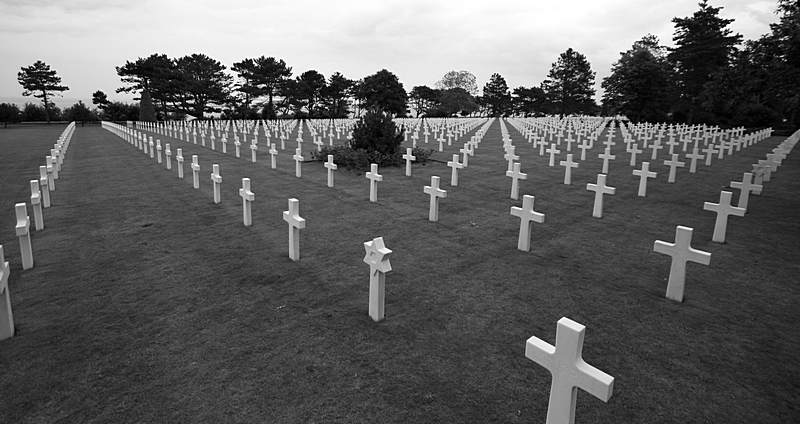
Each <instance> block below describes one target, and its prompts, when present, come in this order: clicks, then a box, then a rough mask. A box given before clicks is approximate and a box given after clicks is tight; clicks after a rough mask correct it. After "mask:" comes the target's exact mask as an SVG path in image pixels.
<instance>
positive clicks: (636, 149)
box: [628, 143, 643, 166]
mask: <svg viewBox="0 0 800 424" xmlns="http://www.w3.org/2000/svg"><path fill="white" fill-rule="evenodd" d="M642 151H643V150H642V149H639V146H638V144H637V143H633V147H631V148H630V149H628V153H630V154H631V166H636V155H638V154H639V153H642Z"/></svg>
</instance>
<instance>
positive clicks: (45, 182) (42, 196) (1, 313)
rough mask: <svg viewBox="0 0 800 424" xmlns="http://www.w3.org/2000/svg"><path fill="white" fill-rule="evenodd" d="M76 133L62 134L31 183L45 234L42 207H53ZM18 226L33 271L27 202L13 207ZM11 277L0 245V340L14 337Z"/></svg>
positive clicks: (25, 259) (25, 266) (37, 220)
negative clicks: (52, 196)
mask: <svg viewBox="0 0 800 424" xmlns="http://www.w3.org/2000/svg"><path fill="white" fill-rule="evenodd" d="M74 132H75V122H71V123H70V124H69V125H67V128H65V129H64V131H62V132H61V135H60V136H59V137H58V141H57V142H56V143H55V144H54V146H53V147H54V148H53V149H51V150H50V156H47V157H46V158H45V163H46V165H43V166H40V167H39V179H38V180H31V181H30V186H31V206H32V207H33V215H34V223H35V228H36V231H41V230H44V213H43V210H42V207H45V208H49V207H50V192H51V191H55V189H56V186H55V181H56V180H57V179H58V171H60V170H61V166H62V165H63V163H64V158H65V157H66V155H67V149H68V148H69V144H70V141H71V140H72V134H73V133H74ZM14 212H15V214H16V218H17V223H16V226H15V227H14V231H15V233H16V235H17V237H18V238H19V246H20V256H21V258H22V269H23V270H27V269H30V268H33V247H32V245H31V233H30V227H31V220H30V216H28V205H27V203H25V202H22V203H17V204H15V205H14ZM10 273H11V270H10V267H9V264H8V262H6V258H5V252H4V250H3V245H0V340H4V339H7V338H10V337H13V336H14V316H13V313H12V311H11V294H10V292H9V288H8V277H9V275H10Z"/></svg>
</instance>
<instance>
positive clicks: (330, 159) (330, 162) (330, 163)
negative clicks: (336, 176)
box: [275, 152, 338, 187]
mask: <svg viewBox="0 0 800 424" xmlns="http://www.w3.org/2000/svg"><path fill="white" fill-rule="evenodd" d="M275 153H277V152H275ZM324 166H325V168H328V187H333V171H335V170H336V168H338V166H337V165H336V164H335V163H333V155H328V161H327V162H325V165H324Z"/></svg>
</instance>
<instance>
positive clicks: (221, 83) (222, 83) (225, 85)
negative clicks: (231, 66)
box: [175, 53, 231, 119]
mask: <svg viewBox="0 0 800 424" xmlns="http://www.w3.org/2000/svg"><path fill="white" fill-rule="evenodd" d="M175 67H176V68H177V70H178V72H177V76H178V80H177V89H176V90H175V96H176V108H177V109H178V110H179V111H181V112H185V113H188V114H190V115H192V116H194V117H196V118H200V119H202V118H203V117H204V116H205V112H219V111H220V110H221V109H220V108H219V107H218V106H219V105H222V104H224V103H225V102H226V101H227V99H228V93H229V89H230V87H229V85H230V81H231V77H230V76H229V75H227V74H225V72H224V71H225V65H223V64H222V63H220V62H219V61H218V60H216V59H212V58H210V57H208V56H206V55H204V54H198V53H195V54H192V55H188V56H184V57H181V58H178V59H177V60H175Z"/></svg>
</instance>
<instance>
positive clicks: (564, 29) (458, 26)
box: [0, 0, 778, 108]
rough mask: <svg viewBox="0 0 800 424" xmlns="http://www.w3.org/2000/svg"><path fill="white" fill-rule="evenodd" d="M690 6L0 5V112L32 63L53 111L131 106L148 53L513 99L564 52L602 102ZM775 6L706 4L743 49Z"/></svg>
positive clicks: (8, 1) (358, 0) (55, 0)
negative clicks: (650, 39) (120, 91)
mask: <svg viewBox="0 0 800 424" xmlns="http://www.w3.org/2000/svg"><path fill="white" fill-rule="evenodd" d="M698 1H699V0H663V1H649V0H561V1H558V0H548V1H539V0H527V1H526V0H489V1H471V0H461V1H455V0H437V1H422V0H405V1H383V0H350V1H332V0H295V1H285V0H226V1H223V0H212V1H209V0H192V1H188V0H174V1H173V0H0V101H11V100H13V99H14V98H21V97H22V87H21V86H20V85H19V83H18V82H17V72H19V70H20V68H21V67H23V66H29V65H31V64H33V63H34V62H35V61H37V60H42V61H44V62H45V63H47V64H49V65H50V66H51V67H52V68H53V69H55V70H57V71H58V75H59V76H61V77H62V78H63V80H62V83H63V84H64V85H67V86H69V88H70V90H69V91H67V92H65V93H64V98H63V99H59V98H57V99H56V104H57V105H59V106H60V107H62V108H64V107H67V106H70V105H71V104H72V103H74V101H75V100H76V99H82V100H84V102H86V103H87V104H89V105H90V106H91V97H92V93H93V92H95V91H97V90H102V91H104V92H105V93H106V94H108V95H109V98H110V99H111V100H121V101H131V99H132V96H129V95H117V94H114V90H115V89H116V88H117V87H120V85H121V83H120V80H119V77H118V76H117V74H116V71H115V66H120V65H124V64H125V61H135V60H136V59H137V58H138V57H147V56H149V55H151V54H153V53H165V54H167V55H168V56H169V57H180V56H184V55H188V54H192V53H204V54H206V55H208V56H210V57H212V58H214V59H217V60H219V61H220V62H222V63H223V64H224V65H225V66H226V67H228V68H230V67H231V65H232V64H233V63H234V62H238V61H241V60H242V59H244V58H248V57H250V58H253V57H259V56H262V55H264V56H274V57H276V58H279V59H283V60H285V61H286V63H287V64H288V65H289V66H291V67H292V68H293V69H292V70H293V75H294V76H297V75H300V74H301V73H302V72H304V71H306V70H309V69H315V70H317V71H319V72H321V73H322V74H323V75H325V76H326V77H328V76H330V75H331V74H332V73H334V72H336V71H338V72H341V73H342V74H344V75H345V76H346V77H348V78H351V79H359V78H363V77H365V76H367V75H371V74H373V73H375V72H377V71H379V70H381V69H384V68H385V69H388V70H390V71H392V72H393V73H395V74H396V75H397V76H398V77H399V79H400V81H401V82H402V83H403V85H404V86H405V89H406V90H407V91H410V90H411V88H412V87H414V86H416V85H428V86H431V87H433V86H434V84H435V83H436V81H438V80H439V79H440V78H441V77H442V76H443V75H444V74H445V73H446V72H447V71H450V70H467V71H470V72H472V73H473V74H474V75H475V76H476V77H477V80H478V87H479V89H480V88H482V87H483V85H484V84H485V83H486V82H487V81H488V80H489V77H490V76H491V75H492V73H495V72H497V73H499V74H500V75H502V76H503V77H504V78H505V79H506V81H507V82H508V85H509V87H510V88H512V89H513V88H514V87H518V86H527V87H529V86H538V85H539V84H540V83H541V82H542V80H543V79H545V77H546V76H547V72H548V71H549V70H550V68H551V65H552V63H553V62H555V61H556V60H557V59H558V55H559V54H560V53H563V52H564V51H566V50H567V48H569V47H572V48H573V49H574V50H577V51H578V52H580V53H582V54H584V55H585V56H586V57H587V59H588V60H589V62H590V63H591V65H592V69H593V70H594V71H595V72H597V77H596V88H597V89H598V91H599V89H600V82H601V81H602V79H603V77H605V76H607V75H608V74H609V72H610V69H611V65H612V63H614V62H615V61H616V60H617V59H619V53H620V52H623V51H625V50H628V49H629V48H630V46H631V44H633V42H634V41H636V40H639V39H640V38H641V37H642V36H644V35H646V34H647V33H652V34H655V35H656V36H658V37H659V39H660V40H661V42H662V44H664V45H668V46H672V45H673V44H672V36H673V33H674V29H675V28H674V25H673V23H672V22H671V20H672V18H674V17H688V16H691V15H692V14H693V13H694V12H695V11H696V10H698V9H699V6H698ZM776 3H777V2H776V1H774V0H773V1H758V0H711V1H710V4H711V5H712V6H715V7H719V6H722V7H723V9H722V11H721V13H720V14H721V16H722V17H724V18H734V19H735V22H734V23H733V24H731V26H730V28H731V29H733V30H734V31H735V32H738V33H740V34H742V36H744V38H745V39H756V38H758V37H760V36H761V35H762V34H765V33H768V32H769V24H770V23H773V22H776V21H777V20H778V17H777V15H775V14H774V10H775V8H776ZM28 99H30V100H36V101H38V100H37V99H33V98H32V97H29V98H28ZM597 100H598V101H599V100H600V99H599V97H598V99H597Z"/></svg>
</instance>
